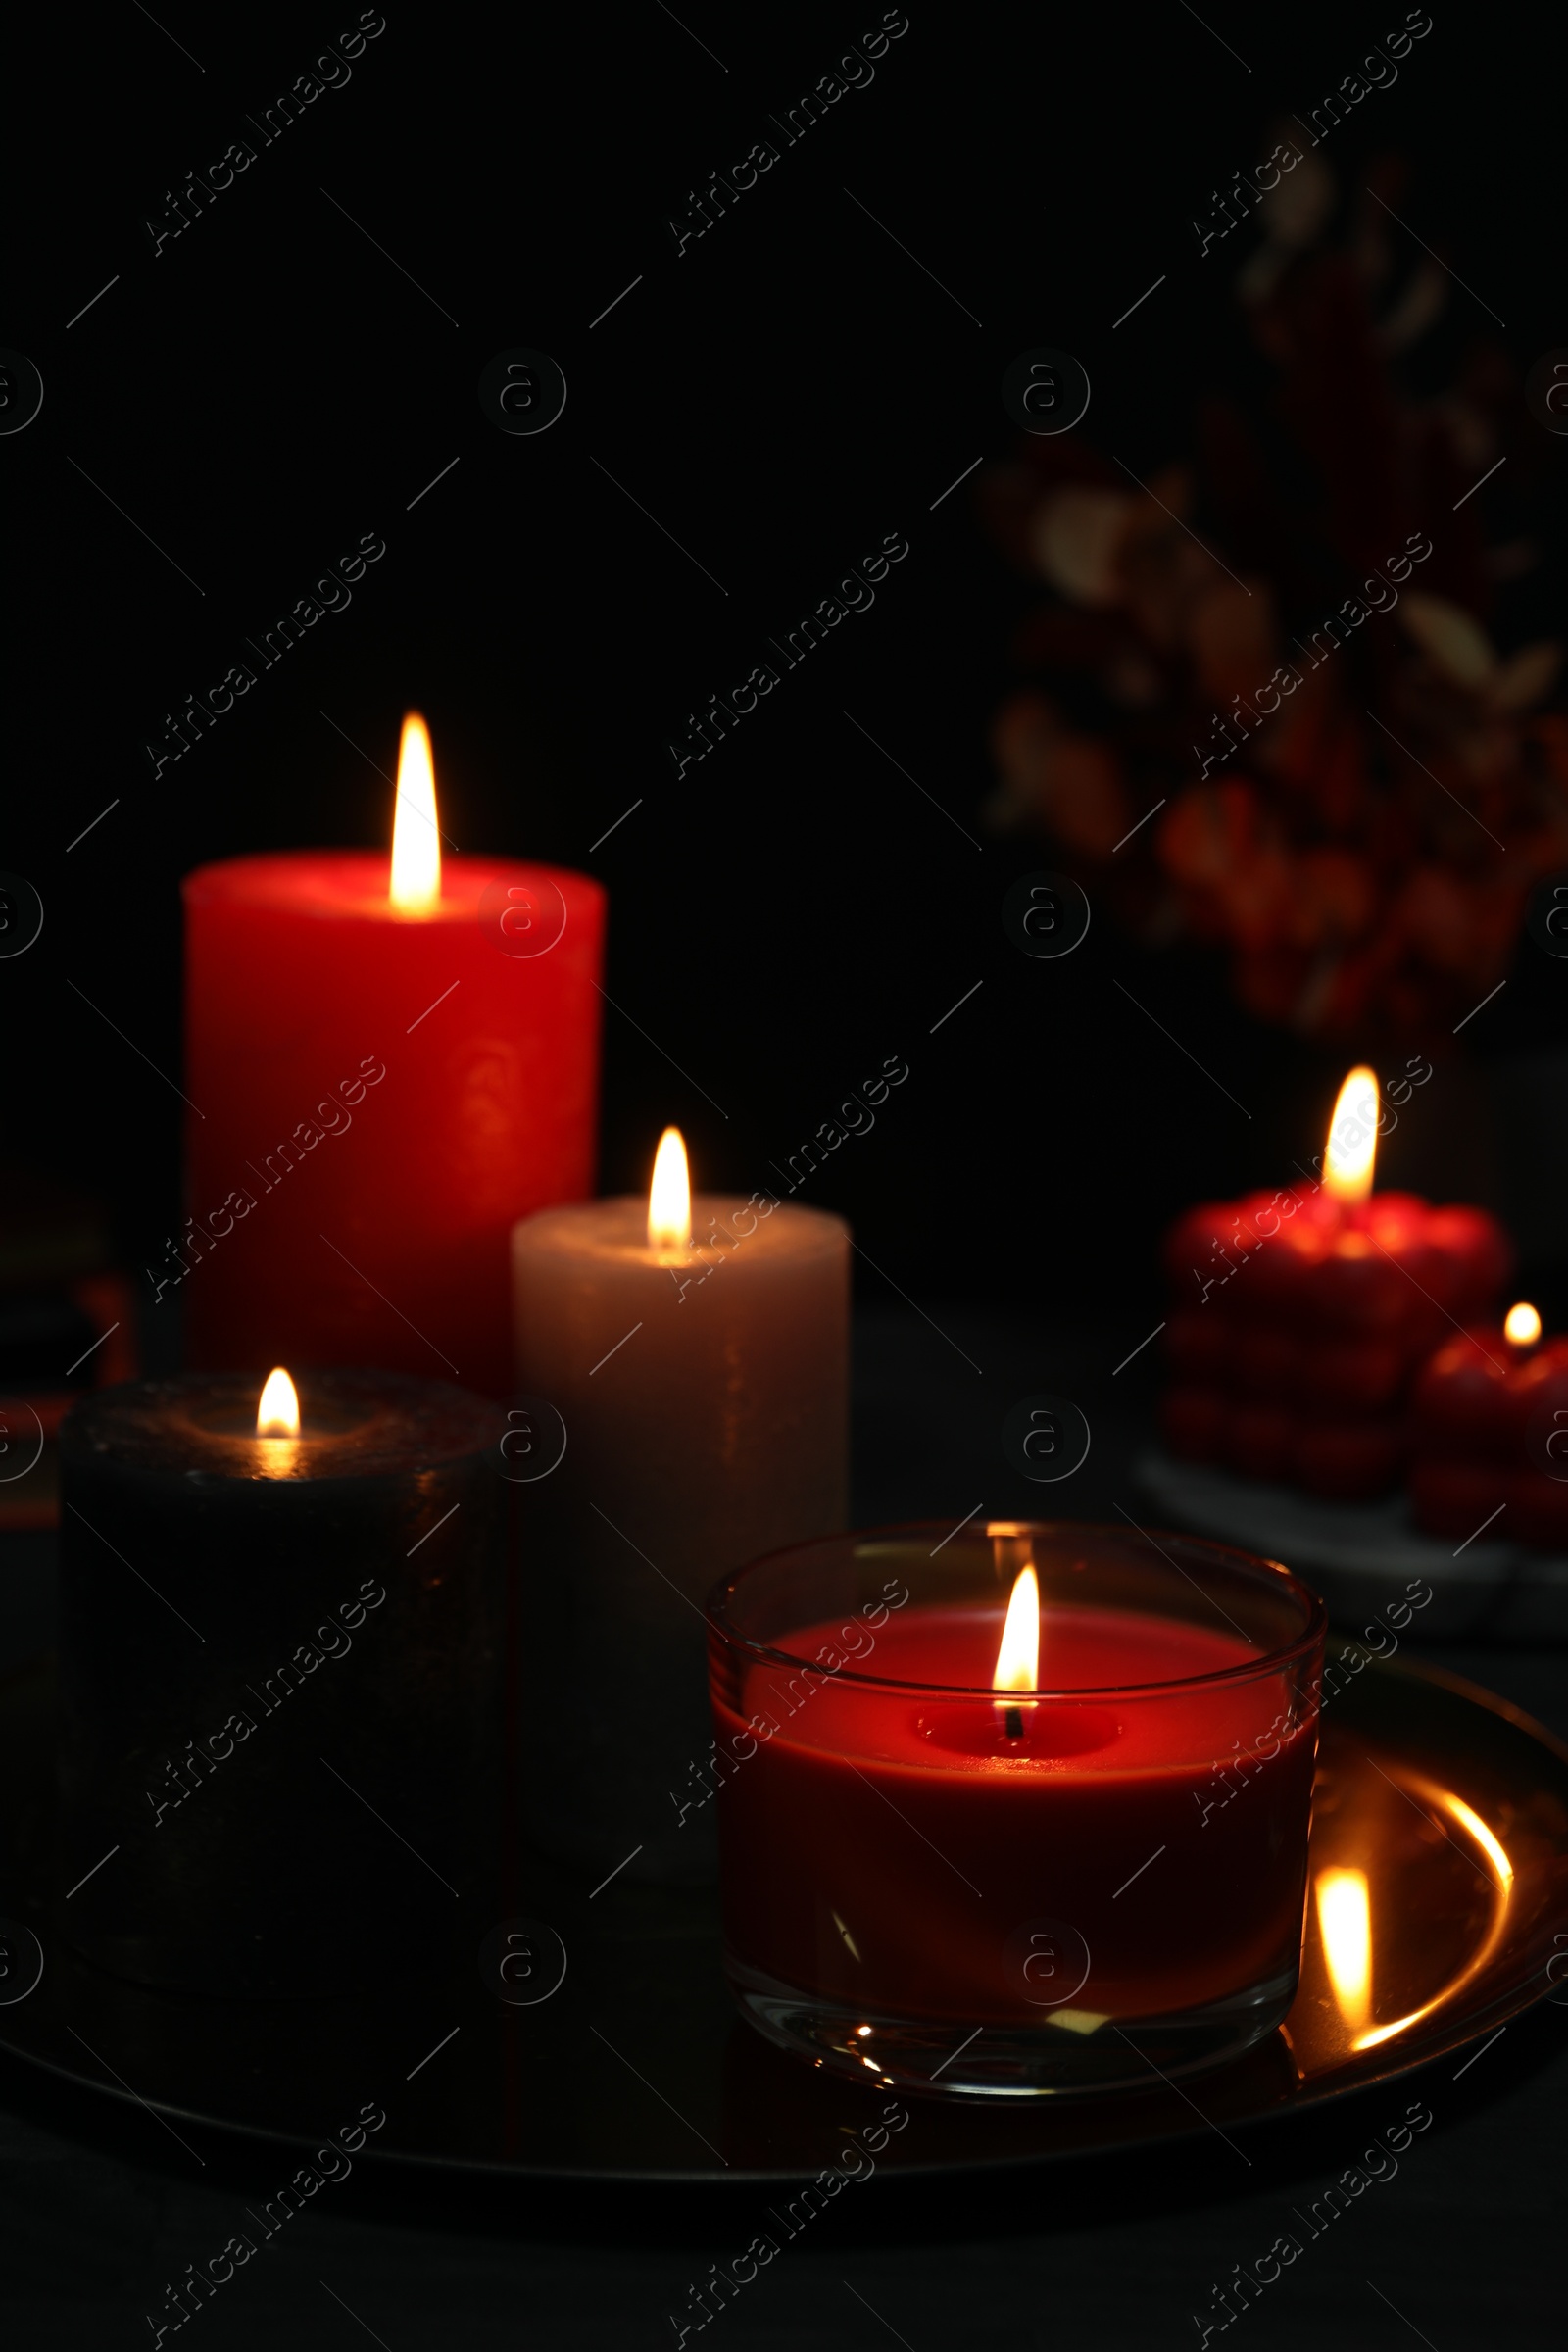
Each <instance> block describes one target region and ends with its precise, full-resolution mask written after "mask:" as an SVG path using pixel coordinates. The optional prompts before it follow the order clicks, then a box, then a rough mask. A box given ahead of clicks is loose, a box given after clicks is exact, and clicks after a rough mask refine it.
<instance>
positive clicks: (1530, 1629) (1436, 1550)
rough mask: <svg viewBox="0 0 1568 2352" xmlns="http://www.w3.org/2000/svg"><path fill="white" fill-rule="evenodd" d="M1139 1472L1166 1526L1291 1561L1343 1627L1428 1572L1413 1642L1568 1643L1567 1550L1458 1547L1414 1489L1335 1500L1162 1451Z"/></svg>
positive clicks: (1489, 1544)
mask: <svg viewBox="0 0 1568 2352" xmlns="http://www.w3.org/2000/svg"><path fill="white" fill-rule="evenodd" d="M1134 1476H1135V1477H1136V1479H1137V1481H1138V1484H1139V1486H1140V1488H1141V1489H1142V1490H1143V1492H1144V1494H1145V1495H1148V1496H1149V1498H1150V1501H1151V1503H1152V1507H1153V1510H1154V1512H1155V1514H1156V1516H1157V1517H1158V1518H1159V1519H1161V1520H1162V1521H1164V1523H1165V1524H1166V1525H1167V1526H1170V1527H1175V1528H1184V1529H1189V1530H1191V1531H1192V1532H1193V1533H1194V1534H1198V1535H1204V1536H1215V1537H1217V1538H1218V1539H1219V1540H1220V1541H1221V1542H1222V1543H1226V1544H1239V1545H1241V1546H1242V1547H1243V1548H1244V1549H1245V1550H1248V1551H1260V1552H1262V1553H1263V1554H1264V1555H1265V1556H1266V1557H1267V1558H1269V1559H1273V1560H1283V1561H1284V1563H1285V1565H1286V1567H1287V1568H1294V1569H1295V1570H1296V1572H1297V1574H1298V1575H1299V1576H1300V1577H1302V1578H1304V1579H1305V1581H1306V1583H1308V1584H1309V1585H1311V1586H1313V1587H1314V1588H1315V1590H1316V1591H1318V1592H1319V1593H1322V1595H1323V1598H1324V1599H1325V1600H1326V1601H1327V1602H1328V1604H1329V1608H1330V1611H1331V1612H1332V1614H1333V1616H1334V1617H1335V1618H1336V1619H1337V1620H1338V1621H1339V1622H1340V1623H1342V1624H1348V1623H1349V1622H1350V1621H1351V1620H1352V1619H1354V1618H1357V1617H1362V1616H1370V1615H1372V1614H1374V1613H1375V1612H1376V1611H1377V1610H1379V1609H1382V1608H1384V1607H1386V1606H1387V1604H1388V1603H1389V1602H1390V1601H1391V1600H1398V1599H1401V1598H1403V1597H1404V1595H1405V1590H1406V1587H1407V1586H1408V1585H1409V1584H1410V1583H1411V1581H1412V1580H1413V1579H1417V1578H1419V1579H1422V1580H1424V1581H1425V1582H1426V1583H1427V1584H1428V1585H1430V1587H1431V1588H1432V1599H1431V1600H1430V1601H1429V1602H1428V1603H1427V1604H1426V1605H1425V1606H1424V1607H1423V1608H1422V1609H1421V1610H1420V1611H1419V1612H1418V1614H1417V1615H1416V1616H1414V1617H1413V1618H1412V1619H1411V1621H1410V1626H1409V1634H1410V1637H1411V1639H1412V1640H1417V1641H1434V1640H1440V1641H1447V1640H1451V1639H1453V1638H1455V1637H1456V1636H1460V1635H1468V1636H1470V1637H1472V1638H1474V1637H1476V1636H1480V1637H1482V1638H1483V1639H1485V1640H1488V1641H1498V1642H1525V1641H1534V1642H1541V1641H1545V1642H1568V1559H1565V1558H1563V1557H1562V1556H1561V1555H1560V1554H1558V1553H1552V1552H1544V1551H1531V1550H1529V1549H1528V1548H1527V1547H1526V1546H1525V1545H1524V1544H1499V1543H1497V1542H1496V1541H1495V1540H1494V1539H1492V1538H1490V1537H1483V1538H1481V1539H1480V1540H1477V1539H1475V1538H1472V1539H1471V1540H1470V1541H1469V1542H1467V1543H1465V1544H1457V1545H1455V1544H1450V1543H1448V1541H1447V1540H1446V1538H1445V1537H1440V1536H1428V1535H1423V1534H1422V1533H1421V1531H1420V1529H1419V1528H1417V1527H1415V1526H1414V1525H1413V1524H1412V1522H1411V1518H1410V1502H1409V1497H1408V1495H1402V1494H1400V1495H1385V1496H1383V1497H1382V1498H1381V1499H1380V1500H1379V1501H1377V1502H1325V1501H1323V1500H1322V1499H1320V1498H1319V1497H1318V1496H1316V1495H1299V1494H1298V1493H1297V1492H1296V1491H1295V1489H1294V1488H1291V1487H1276V1486H1270V1485H1268V1484H1266V1483H1265V1482H1264V1481H1263V1480H1261V1479H1252V1478H1237V1477H1236V1476H1235V1475H1234V1474H1233V1473H1232V1472H1230V1471H1228V1470H1215V1469H1213V1468H1211V1467H1210V1466H1209V1465H1208V1464H1207V1463H1204V1462H1180V1461H1175V1460H1173V1459H1172V1458H1171V1456H1170V1455H1169V1454H1164V1453H1146V1454H1144V1455H1142V1456H1141V1457H1140V1459H1139V1461H1138V1463H1137V1465H1136V1468H1135V1471H1134Z"/></svg>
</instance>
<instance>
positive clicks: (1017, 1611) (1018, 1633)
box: [991, 1567, 1040, 1691]
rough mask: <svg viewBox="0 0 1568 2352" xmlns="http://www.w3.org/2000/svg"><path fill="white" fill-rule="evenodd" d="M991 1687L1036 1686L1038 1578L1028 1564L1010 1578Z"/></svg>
mask: <svg viewBox="0 0 1568 2352" xmlns="http://www.w3.org/2000/svg"><path fill="white" fill-rule="evenodd" d="M991 1688H992V1690H993V1691H1038V1690H1039V1688H1040V1579H1039V1577H1038V1576H1037V1575H1036V1574H1035V1572H1034V1569H1033V1568H1032V1567H1031V1568H1020V1569H1019V1571H1018V1574H1017V1576H1016V1578H1015V1579H1014V1581H1013V1587H1012V1598H1011V1599H1010V1600H1009V1601H1008V1603H1007V1622H1006V1623H1005V1626H1004V1627H1003V1629H1002V1646H1001V1647H1000V1648H999V1650H998V1651H997V1671H996V1674H995V1675H994V1676H993V1678H992V1683H991Z"/></svg>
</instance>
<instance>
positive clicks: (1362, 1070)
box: [1323, 1062, 1378, 1208]
mask: <svg viewBox="0 0 1568 2352" xmlns="http://www.w3.org/2000/svg"><path fill="white" fill-rule="evenodd" d="M1377 1149H1378V1080H1377V1072H1376V1071H1375V1070H1370V1069H1368V1068H1367V1066H1366V1064H1365V1062H1360V1063H1358V1064H1357V1065H1356V1067H1355V1068H1354V1069H1353V1070H1352V1071H1351V1072H1350V1074H1349V1076H1348V1078H1347V1079H1346V1081H1345V1084H1344V1085H1343V1086H1342V1087H1341V1089H1340V1091H1339V1095H1338V1097H1337V1099H1336V1101H1335V1104H1334V1116H1333V1117H1332V1118H1331V1119H1330V1121H1329V1140H1328V1147H1327V1149H1326V1151H1325V1152H1324V1154H1323V1189H1324V1191H1325V1192H1326V1193H1327V1194H1328V1195H1329V1197H1330V1199H1331V1200H1334V1201H1338V1202H1339V1203H1340V1205H1341V1207H1342V1208H1354V1207H1357V1206H1359V1204H1360V1203H1361V1202H1362V1201H1365V1200H1366V1199H1367V1198H1368V1196H1369V1195H1370V1193H1371V1191H1372V1171H1373V1167H1374V1164H1375V1162H1376V1159H1377Z"/></svg>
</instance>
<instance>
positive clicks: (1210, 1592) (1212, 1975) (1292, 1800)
mask: <svg viewBox="0 0 1568 2352" xmlns="http://www.w3.org/2000/svg"><path fill="white" fill-rule="evenodd" d="M1036 1595H1038V1597H1036ZM1036 1613H1037V1639H1038V1664H1037V1665H1031V1662H1030V1659H1029V1657H1028V1655H1027V1652H1026V1654H1025V1655H1024V1657H1023V1659H1022V1662H1021V1663H1020V1661H1019V1658H1018V1655H1017V1650H1016V1637H1017V1634H1018V1620H1019V1619H1020V1617H1021V1618H1023V1619H1024V1620H1027V1619H1028V1618H1029V1617H1030V1616H1032V1615H1036ZM1324 1624H1325V1611H1324V1609H1323V1605H1322V1603H1321V1602H1320V1601H1319V1600H1317V1599H1316V1598H1315V1597H1314V1595H1313V1594H1311V1593H1308V1592H1307V1591H1306V1589H1305V1588H1304V1587H1303V1586H1301V1585H1299V1583H1298V1582H1297V1581H1296V1579H1295V1578H1294V1577H1293V1576H1291V1575H1290V1574H1289V1572H1288V1571H1287V1570H1285V1569H1284V1568H1281V1567H1278V1566H1275V1565H1274V1564H1272V1563H1270V1562H1267V1561H1263V1560H1256V1559H1252V1558H1250V1556H1249V1555H1247V1554H1246V1553H1243V1552H1237V1551H1231V1550H1227V1549H1225V1548H1223V1547H1221V1546H1219V1545H1217V1544H1205V1543H1200V1542H1197V1541H1196V1540H1194V1539H1191V1538H1188V1537H1183V1536H1165V1535H1161V1536H1160V1537H1159V1538H1158V1541H1157V1543H1156V1542H1154V1541H1153V1540H1152V1539H1148V1538H1145V1537H1144V1536H1142V1535H1140V1534H1138V1533H1137V1531H1135V1530H1133V1529H1131V1528H1126V1529H1122V1528H1103V1527H1078V1526H1073V1525H1070V1524H1061V1525H1040V1526H1022V1525H1017V1524H1014V1523H1010V1522H1009V1523H1007V1524H1002V1523H993V1524H991V1525H984V1524H982V1525H979V1526H975V1527H971V1528H968V1529H965V1530H963V1531H962V1532H961V1533H960V1534H958V1535H956V1536H954V1535H952V1534H951V1532H950V1531H949V1530H946V1529H944V1528H941V1527H936V1526H932V1527H910V1528H905V1529H895V1530H890V1531H886V1532H881V1533H873V1534H868V1535H845V1536H835V1537H828V1538H824V1539H821V1540H819V1541H817V1542H815V1543H812V1544H803V1545H801V1546H799V1547H797V1548H794V1549H791V1550H788V1551H782V1552H775V1553H773V1554H772V1555H771V1556H770V1557H768V1558H766V1559H763V1560H760V1561H758V1562H755V1563H754V1564H753V1565H752V1566H750V1567H749V1568H746V1569H744V1570H742V1571H741V1572H740V1573H739V1574H737V1575H735V1576H732V1577H730V1578H729V1579H728V1580H726V1582H724V1583H723V1584H721V1585H720V1586H719V1587H718V1588H717V1590H716V1591H715V1593H714V1594H713V1596H712V1598H711V1601H710V1603H709V1627H710V1680H711V1698H712V1707H713V1718H714V1730H715V1746H714V1761H713V1765H712V1768H711V1769H712V1771H713V1773H714V1775H715V1778H716V1779H717V1781H718V1783H719V1789H718V1815H719V1844H720V1867H721V1879H722V1888H723V1910H724V1935H725V1945H726V1964H727V1967H728V1971H729V1976H730V1982H731V1985H732V1987H733V1989H734V1991H735V1994H736V1997H737V1999H738V2001H739V2003H740V2006H741V2008H742V2010H743V2011H744V2012H745V2014H746V2015H747V2016H748V2017H749V2018H750V2019H751V2020H752V2022H753V2023H754V2024H755V2025H757V2026H758V2027H760V2030H761V2031H762V2032H763V2033H764V2034H768V2035H769V2036H770V2037H771V2038H772V2039H773V2040H775V2041H777V2042H779V2043H781V2044H783V2046H785V2047H786V2048H789V2049H794V2050H796V2051H798V2052H801V2053H802V2054H804V2055H806V2056H809V2057H810V2058H811V2059H813V2060H816V2061H819V2062H822V2063H825V2064H827V2065H829V2066H832V2067H834V2068H836V2069H837V2070H839V2071H841V2072H845V2073H850V2074H854V2075H856V2076H857V2077H859V2078H863V2076H864V2075H865V2074H866V2073H867V2072H869V2073H870V2074H871V2075H872V2076H873V2077H874V2078H875V2079H876V2080H877V2081H878V2082H887V2083H904V2084H907V2085H909V2086H911V2087H916V2088H922V2089H923V2088H930V2089H935V2090H937V2091H940V2092H947V2093H951V2094H954V2095H956V2096H960V2097H963V2096H971V2097H981V2096H990V2095H999V2094H1000V2095H1004V2096H1007V2095H1015V2096H1031V2095H1041V2094H1050V2093H1054V2092H1061V2091H1072V2090H1080V2089H1088V2088H1095V2087H1102V2086H1110V2085H1113V2084H1125V2083H1128V2082H1144V2081H1148V2080H1149V2079H1150V2071H1151V2065H1154V2066H1157V2067H1158V2068H1159V2069H1160V2070H1161V2071H1162V2072H1164V2073H1166V2074H1169V2073H1172V2072H1174V2071H1179V2070H1182V2069H1185V2068H1189V2067H1194V2066H1201V2065H1205V2064H1210V2063H1213V2062H1214V2061H1216V2060H1218V2059H1220V2058H1224V2057H1228V2056H1230V2055H1232V2054H1233V2053H1234V2052H1236V2051H1238V2050H1242V2049H1245V2048H1247V2047H1248V2046H1249V2045H1250V2043H1252V2042H1254V2041H1256V2040H1257V2039H1259V2038H1260V2037H1262V2036H1263V2035H1265V2034H1269V2033H1270V2032H1272V2030H1273V2028H1274V2027H1275V2026H1276V2025H1277V2024H1278V2023H1279V2021H1280V2019H1281V2018H1283V2017H1284V2015H1285V2013H1286V2011H1287V2010H1288V2008H1289V2006H1290V2003H1291V2000H1292V1997H1293V1995H1294V1993H1295V1989H1296V1981H1297V1970H1298V1964H1299V1953H1300V1940H1301V1917H1302V1901H1303V1894H1304V1886H1305V1871H1306V1841H1307V1823H1308V1812H1309V1802H1310V1794H1311V1785H1312V1769H1313V1759H1314V1755H1315V1750H1316V1740H1317V1694H1318V1691H1319V1689H1320V1678H1321V1667H1322V1647H1323V1633H1324ZM1004 1629H1006V1631H1007V1633H1008V1636H1009V1639H1010V1640H1012V1641H1013V1642H1014V1649H1013V1653H1012V1655H1011V1656H1010V1658H1009V1656H1008V1655H1006V1654H1001V1653H1002V1644H1003V1635H1004ZM999 1683H1000V1684H1001V1685H1002V1686H1003V1687H1002V1688H999V1687H998V1685H999Z"/></svg>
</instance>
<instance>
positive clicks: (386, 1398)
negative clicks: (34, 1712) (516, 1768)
mask: <svg viewBox="0 0 1568 2352" xmlns="http://www.w3.org/2000/svg"><path fill="white" fill-rule="evenodd" d="M261 1387H262V1382H261V1379H260V1378H259V1377H257V1378H254V1379H252V1378H247V1377H245V1376H243V1375H239V1374H201V1375H194V1374H187V1375H185V1376H184V1377H182V1378H179V1379H174V1380H161V1381H144V1382H140V1383H137V1384H135V1385H134V1386H131V1387H127V1388H122V1389H113V1390H106V1391H104V1392H103V1393H101V1394H100V1395H98V1396H95V1397H90V1398H88V1399H86V1400H85V1401H84V1402H83V1403H81V1404H80V1405H78V1406H77V1407H76V1409H75V1410H74V1411H73V1413H72V1414H71V1415H70V1417H69V1418H68V1420H67V1421H66V1423H65V1425H64V1429H63V1432H62V1441H61V1492H62V1501H63V1505H64V1508H63V1511H62V1544H61V1602H60V1691H61V1695H60V1799H61V1826H60V1837H59V1854H60V1880H59V1887H58V1893H57V1900H58V1923H59V1927H60V1930H61V1932H62V1933H63V1934H64V1935H65V1936H66V1937H67V1938H68V1940H69V1941H70V1942H72V1943H73V1945H74V1946H75V1947H76V1949H77V1950H78V1951H80V1952H82V1953H83V1954H84V1955H85V1956H86V1957H88V1958H89V1959H93V1960H96V1961H97V1962H99V1963H100V1964H101V1965H102V1966H104V1967H106V1968H110V1969H113V1970H115V1971H117V1972H119V1973H120V1974H122V1975H124V1976H128V1977H132V1978H135V1979H137V1980H138V1981H140V1982H142V1983H144V1984H150V1985H167V1986H172V1987H181V1988H186V1989H191V1990H197V1991H202V1992H209V1993H219V1994H221V1993H225V1992H226V1993H238V1994H247V1995H261V1996H268V1995H277V1994H288V1993H297V1992H312V1991H325V1990H332V1989H338V1988H347V1987H352V1986H353V1985H355V1984H356V1983H361V1984H363V1983H365V1982H366V1981H367V1980H369V1979H374V1980H380V1979H382V1978H383V1977H384V1974H385V1972H386V1970H387V1968H388V1967H389V1966H391V1967H394V1968H395V1967H397V1966H398V1965H400V1964H402V1963H405V1962H410V1961H412V1962H414V1963H415V1964H417V1955H418V1954H419V1953H420V1952H421V1951H423V1950H426V1949H428V1948H429V1946H430V1944H431V1942H432V1940H433V1939H434V1938H435V1936H437V1935H438V1934H439V1932H440V1930H441V1929H442V1927H443V1926H446V1927H449V1928H450V1927H454V1926H455V1925H456V1921H455V1917H454V1915H455V1914H456V1912H457V1909H458V1897H459V1896H461V1895H462V1894H463V1893H465V1892H469V1891H476V1890H477V1888H478V1887H479V1885H480V1884H481V1883H482V1879H483V1872H484V1866H485V1862H486V1860H487V1853H486V1851H485V1848H486V1847H487V1845H488V1827H489V1824H490V1821H491V1819H492V1817H493V1816H492V1809H491V1808H492V1798H493V1792H494V1789H495V1786H496V1781H497V1763H496V1744H497V1742H496V1733H497V1729H498V1726H497V1721H496V1717H497V1706H498V1692H499V1674H498V1667H499V1655H500V1625H501V1609H502V1598H503V1596H502V1589H501V1588H502V1576H503V1568H504V1553H505V1528H506V1521H507V1502H508V1492H509V1491H508V1489H507V1487H506V1485H505V1484H504V1483H503V1481H502V1480H501V1479H500V1478H498V1476H497V1475H496V1471H497V1469H498V1468H499V1466H500V1455H499V1453H498V1452H497V1451H496V1450H495V1448H496V1447H497V1445H498V1442H499V1439H500V1437H501V1435H502V1434H503V1427H502V1416H501V1414H500V1412H499V1411H498V1409H497V1408H496V1407H495V1406H494V1405H492V1404H490V1403H488V1402H487V1401H486V1400H485V1399H484V1398H482V1397H474V1396H470V1395H468V1394H467V1393H466V1391H464V1390H462V1389H456V1388H449V1387H446V1386H442V1385H437V1384H435V1383H431V1382H425V1381H417V1380H411V1379H406V1378H402V1377H399V1376H396V1375H393V1374H390V1373H381V1372H322V1373H317V1374H315V1375H310V1374H306V1375H305V1376H303V1378H302V1381H301V1397H300V1404H301V1413H300V1430H299V1435H298V1436H297V1437H288V1436H270V1437H260V1436H258V1435H257V1434H256V1425H257V1405H258V1399H259V1395H260V1391H261ZM487 1452H488V1453H489V1456H490V1458H489V1459H488V1460H487V1459H486V1454H487ZM465 1908H466V1907H465Z"/></svg>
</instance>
